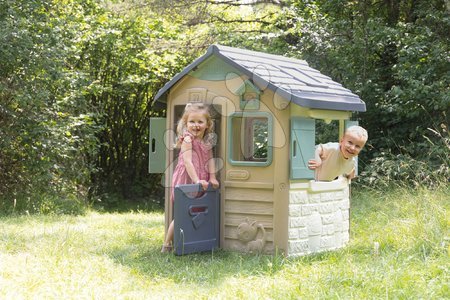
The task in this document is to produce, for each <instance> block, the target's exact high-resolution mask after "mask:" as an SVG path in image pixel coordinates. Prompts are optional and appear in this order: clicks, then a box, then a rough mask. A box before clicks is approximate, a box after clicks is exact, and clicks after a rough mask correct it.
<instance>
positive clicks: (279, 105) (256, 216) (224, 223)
mask: <svg viewBox="0 0 450 300" xmlns="http://www.w3.org/2000/svg"><path fill="white" fill-rule="evenodd" d="M188 102H203V103H206V104H209V105H210V110H211V113H212V115H213V119H214V123H215V134H216V137H217V142H216V146H215V148H214V157H216V158H218V159H217V162H216V165H217V170H218V174H217V176H218V179H219V182H220V184H221V186H220V213H219V214H220V227H219V232H220V237H219V239H220V243H219V246H220V248H222V249H228V250H235V251H242V252H262V253H275V252H276V251H277V252H279V253H284V254H285V255H290V256H294V255H304V254H308V253H314V252H319V251H325V250H331V249H337V248H340V247H343V246H344V245H345V244H346V243H347V242H348V240H349V208H350V198H349V184H350V183H349V182H348V180H347V179H346V178H343V177H339V178H338V179H336V180H334V181H331V182H319V181H315V180H314V172H313V171H311V170H309V169H308V167H307V161H308V160H309V159H310V158H313V157H314V149H315V142H316V140H315V136H316V122H318V121H319V120H321V121H320V122H324V123H325V124H327V123H330V122H331V121H334V122H337V123H338V124H339V125H338V131H339V136H336V137H335V140H334V141H337V140H338V139H339V138H340V137H341V136H342V134H343V132H344V129H345V128H346V126H349V125H350V124H351V123H353V124H354V121H351V118H352V113H353V112H363V111H365V109H366V108H365V103H364V102H363V101H362V100H361V99H360V98H359V97H358V96H357V95H355V94H354V93H352V92H351V91H350V90H348V89H346V88H344V87H342V85H340V84H339V83H336V82H334V81H332V80H331V79H330V78H329V77H327V76H325V75H323V74H321V73H320V72H319V71H317V70H314V69H313V68H311V67H309V65H308V64H307V63H306V62H305V61H302V60H298V59H293V58H287V57H283V56H278V55H272V54H267V53H261V52H255V51H248V50H243V49H238V48H231V47H224V46H220V45H212V46H210V47H209V48H208V50H207V52H206V53H205V54H204V55H203V56H201V57H199V58H198V59H197V60H195V61H194V62H192V63H191V64H190V65H188V66H187V67H186V68H185V69H184V70H183V71H182V72H180V73H178V74H177V75H176V76H175V77H174V78H173V79H172V80H170V81H169V82H168V83H167V84H166V85H165V86H164V87H163V88H162V89H161V90H160V91H159V92H158V94H157V95H156V96H155V105H162V106H164V107H165V109H166V118H152V119H151V120H150V140H149V144H150V153H149V155H150V156H149V170H150V172H152V173H164V177H163V178H164V185H165V187H166V188H165V189H166V191H165V199H166V200H165V203H166V204H165V211H166V215H165V224H166V228H167V226H168V225H169V224H170V221H171V220H172V217H173V211H172V206H171V204H170V201H169V197H170V184H171V181H172V172H173V169H174V167H175V165H174V161H176V157H177V155H178V153H177V149H174V148H173V144H174V141H175V128H176V123H177V121H178V119H179V118H180V116H181V114H182V112H183V109H184V107H185V105H186V103H188Z"/></svg>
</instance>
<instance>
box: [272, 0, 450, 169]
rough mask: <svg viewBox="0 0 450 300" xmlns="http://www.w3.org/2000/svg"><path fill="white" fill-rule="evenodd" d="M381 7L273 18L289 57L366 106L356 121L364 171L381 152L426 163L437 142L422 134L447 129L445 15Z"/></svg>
mask: <svg viewBox="0 0 450 300" xmlns="http://www.w3.org/2000/svg"><path fill="white" fill-rule="evenodd" d="M388 3H390V2H389V1H381V2H380V1H364V2H354V1H292V5H291V6H290V7H289V8H288V13H287V14H284V15H283V16H280V18H279V19H278V23H279V25H278V26H279V27H280V28H281V29H282V30H283V32H282V34H280V37H279V38H280V39H282V40H284V41H285V43H286V44H285V45H286V48H287V49H289V51H288V54H289V55H292V56H301V57H302V58H304V59H306V60H307V61H308V62H309V63H310V64H311V65H312V66H313V67H316V68H318V69H319V70H321V71H322V72H323V73H325V74H327V75H330V76H331V77H332V78H333V79H335V80H336V81H338V82H340V83H342V84H343V85H344V86H346V87H348V88H350V89H351V90H353V91H355V92H356V93H357V94H359V95H360V96H361V98H362V99H363V100H364V101H365V102H366V104H367V112H365V113H363V114H360V115H359V118H360V123H361V125H362V126H364V127H366V128H367V129H368V131H369V145H368V148H369V150H371V151H367V152H365V153H364V154H363V155H362V159H363V161H365V165H369V164H370V160H371V159H376V158H378V157H380V152H381V151H383V152H386V151H388V152H392V154H393V155H394V156H393V157H390V158H392V159H395V157H396V155H398V154H404V155H406V156H410V157H414V159H417V160H419V161H421V162H423V163H424V164H428V163H429V162H430V161H431V160H430V159H429V157H428V153H429V152H431V151H434V150H433V145H434V144H438V143H439V137H438V136H429V137H428V138H427V139H424V136H427V134H428V128H438V127H440V126H445V127H446V128H448V124H449V120H448V115H447V113H446V112H448V108H449V107H450V98H449V96H448V95H449V93H448V91H449V90H448V87H449V86H450V75H449V72H448V70H449V69H450V62H449V60H448V53H449V43H448V35H447V34H446V32H448V31H449V29H450V22H449V21H450V19H449V17H448V8H447V7H446V4H445V1H414V2H411V1H394V2H393V5H391V6H389V5H388ZM428 140H430V141H431V142H430V143H427V141H428ZM378 149H381V150H378ZM375 163H376V162H375ZM447 163H448V161H447Z"/></svg>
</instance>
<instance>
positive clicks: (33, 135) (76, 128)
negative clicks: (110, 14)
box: [0, 0, 96, 212]
mask: <svg viewBox="0 0 450 300" xmlns="http://www.w3.org/2000/svg"><path fill="white" fill-rule="evenodd" d="M91 9H92V8H91V7H90V6H89V4H88V3H85V4H84V5H79V4H77V3H75V2H73V1H66V3H64V4H63V3H60V2H59V1H50V0H48V1H3V2H2V3H1V4H0V24H1V25H0V37H1V42H0V45H1V46H0V61H2V68H1V70H0V100H1V101H0V186H1V189H0V200H1V202H0V210H2V211H11V210H15V209H17V210H28V211H29V212H44V211H48V209H47V208H48V207H60V208H61V209H62V210H63V211H65V208H64V207H65V205H63V203H65V202H66V200H65V199H71V198H73V197H75V198H76V197H77V196H82V195H83V194H85V193H86V187H87V186H88V181H89V176H90V173H91V172H92V170H93V169H92V166H90V165H89V164H87V160H86V154H88V153H91V152H94V151H95V149H96V139H95V137H94V132H95V130H96V129H95V126H93V123H92V114H91V113H90V112H89V107H88V106H87V105H86V103H84V102H83V98H82V97H81V95H80V93H79V86H80V85H81V82H80V80H79V78H78V74H77V73H76V72H73V70H72V69H71V66H70V65H69V64H68V63H67V57H70V56H72V55H73V51H74V49H73V48H72V44H71V42H72V40H73V39H74V38H76V32H77V30H78V26H79V21H80V19H82V17H83V13H85V12H89V11H90V10H91ZM38 199H40V200H38ZM75 206H77V205H75ZM67 210H68V211H73V205H72V204H70V205H68V206H67ZM76 210H77V211H78V209H76Z"/></svg>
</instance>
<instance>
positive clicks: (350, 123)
mask: <svg viewBox="0 0 450 300" xmlns="http://www.w3.org/2000/svg"><path fill="white" fill-rule="evenodd" d="M344 124H345V125H344V128H345V129H344V130H347V128H349V127H350V126H356V125H359V122H358V121H350V120H345V122H344ZM354 160H355V176H358V156H357V157H355V158H354Z"/></svg>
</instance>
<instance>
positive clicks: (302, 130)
mask: <svg viewBox="0 0 450 300" xmlns="http://www.w3.org/2000/svg"><path fill="white" fill-rule="evenodd" d="M315 139H316V123H315V120H314V119H306V118H301V117H293V118H291V145H290V146H291V153H290V159H291V179H314V171H313V170H310V169H308V160H310V159H312V158H314V151H315Z"/></svg>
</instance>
